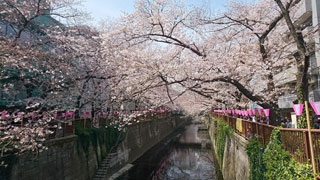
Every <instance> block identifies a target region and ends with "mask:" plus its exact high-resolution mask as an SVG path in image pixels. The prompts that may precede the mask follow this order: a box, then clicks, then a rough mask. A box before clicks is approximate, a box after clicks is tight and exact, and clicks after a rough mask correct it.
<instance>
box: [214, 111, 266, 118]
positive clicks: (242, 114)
mask: <svg viewBox="0 0 320 180" xmlns="http://www.w3.org/2000/svg"><path fill="white" fill-rule="evenodd" d="M214 112H215V113H223V114H233V115H239V116H246V117H248V116H255V115H256V113H258V114H259V115H260V116H263V114H264V115H265V116H266V117H269V116H270V109H248V110H214Z"/></svg>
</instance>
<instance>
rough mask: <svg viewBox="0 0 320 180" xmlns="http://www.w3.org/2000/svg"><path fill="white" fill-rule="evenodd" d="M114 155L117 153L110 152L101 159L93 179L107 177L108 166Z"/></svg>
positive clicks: (100, 179) (101, 179) (98, 179)
mask: <svg viewBox="0 0 320 180" xmlns="http://www.w3.org/2000/svg"><path fill="white" fill-rule="evenodd" d="M116 156H118V153H117V152H112V153H109V154H108V155H107V157H106V158H104V159H103V161H102V162H101V163H100V167H99V168H98V170H97V172H96V174H95V176H94V178H93V179H94V180H104V179H107V173H108V168H109V167H110V164H111V162H112V159H113V158H114V157H116Z"/></svg>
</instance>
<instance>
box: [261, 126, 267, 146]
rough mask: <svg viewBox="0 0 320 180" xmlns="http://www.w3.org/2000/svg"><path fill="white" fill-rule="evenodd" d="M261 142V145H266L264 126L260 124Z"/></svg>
mask: <svg viewBox="0 0 320 180" xmlns="http://www.w3.org/2000/svg"><path fill="white" fill-rule="evenodd" d="M261 127H262V142H263V145H266V142H265V139H264V126H263V125H262V126H261Z"/></svg>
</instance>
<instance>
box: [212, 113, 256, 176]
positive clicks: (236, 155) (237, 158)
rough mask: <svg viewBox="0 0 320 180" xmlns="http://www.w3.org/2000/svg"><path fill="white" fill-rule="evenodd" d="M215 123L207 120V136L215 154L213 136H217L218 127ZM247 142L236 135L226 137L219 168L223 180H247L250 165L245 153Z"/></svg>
mask: <svg viewBox="0 0 320 180" xmlns="http://www.w3.org/2000/svg"><path fill="white" fill-rule="evenodd" d="M215 123H216V122H215V121H213V120H212V119H210V120H209V124H208V125H209V134H210V139H211V141H212V145H213V149H214V151H215V152H214V153H215V154H216V157H217V158H219V157H218V155H217V152H216V149H217V148H216V142H215V139H216V138H215V136H216V135H217V133H216V132H217V131H218V129H217V128H218V127H217V125H216V124H215ZM246 144H247V140H246V139H244V138H243V137H241V136H239V135H238V134H236V133H233V134H231V135H230V137H228V136H227V138H226V141H225V146H224V154H223V160H222V167H220V169H221V172H222V175H223V179H224V180H249V175H250V164H249V158H248V154H247V151H246V148H245V147H246Z"/></svg>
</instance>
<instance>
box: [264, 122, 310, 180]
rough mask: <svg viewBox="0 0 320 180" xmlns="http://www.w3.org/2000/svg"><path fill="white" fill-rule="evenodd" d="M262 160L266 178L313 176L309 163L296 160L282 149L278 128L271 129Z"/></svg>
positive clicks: (298, 179)
mask: <svg viewBox="0 0 320 180" xmlns="http://www.w3.org/2000/svg"><path fill="white" fill-rule="evenodd" d="M263 161H264V163H265V165H266V172H265V178H266V179H268V180H283V179H287V180H308V179H313V178H314V176H313V172H312V168H311V166H310V165H308V164H300V163H298V162H296V161H295V160H294V159H293V158H292V157H291V155H290V154H289V152H287V151H285V150H284V149H283V146H282V143H281V133H280V129H279V128H275V129H274V130H273V131H272V134H271V138H270V142H269V144H268V145H267V148H266V149H265V152H264V155H263Z"/></svg>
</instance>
